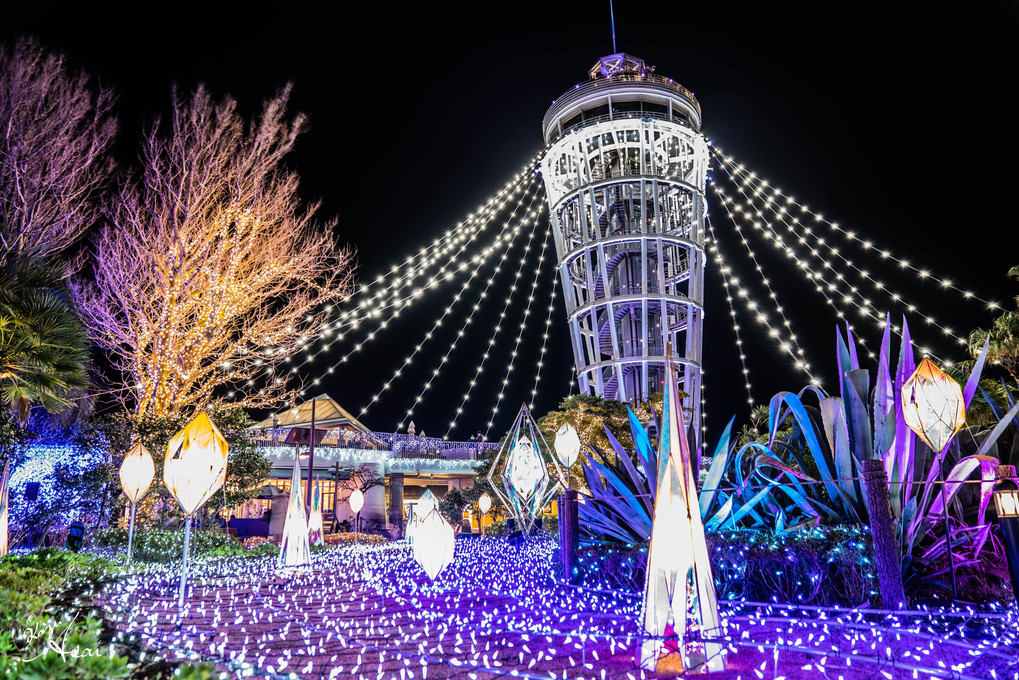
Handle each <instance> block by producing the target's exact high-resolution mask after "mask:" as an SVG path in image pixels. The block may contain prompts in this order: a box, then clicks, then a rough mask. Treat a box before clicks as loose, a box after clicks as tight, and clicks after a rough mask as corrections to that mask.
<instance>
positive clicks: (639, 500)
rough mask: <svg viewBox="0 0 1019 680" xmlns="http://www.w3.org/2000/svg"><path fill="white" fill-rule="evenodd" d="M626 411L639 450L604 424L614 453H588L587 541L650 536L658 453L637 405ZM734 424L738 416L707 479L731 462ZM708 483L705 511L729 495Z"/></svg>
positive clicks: (637, 540) (582, 512)
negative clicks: (630, 448)
mask: <svg viewBox="0 0 1019 680" xmlns="http://www.w3.org/2000/svg"><path fill="white" fill-rule="evenodd" d="M627 412H628V417H629V425H630V434H631V436H632V437H633V442H634V450H633V451H632V452H630V451H627V450H626V449H625V447H624V446H623V445H622V444H620V443H619V440H618V439H617V438H616V437H615V436H613V434H612V433H611V432H610V431H609V429H608V428H605V433H606V436H607V438H608V442H609V444H610V446H611V447H612V453H613V454H614V455H612V456H609V455H605V454H606V453H607V452H599V451H597V450H594V449H593V448H592V449H591V453H592V454H593V455H588V456H587V457H586V460H584V462H583V466H584V478H585V480H586V482H587V488H588V489H589V490H590V496H589V497H588V498H587V499H586V500H585V502H584V503H582V504H581V505H580V511H579V514H580V520H581V522H580V528H581V532H582V533H583V535H584V536H585V537H586V538H587V539H588V540H610V541H616V542H621V543H626V544H635V543H646V542H647V541H649V540H650V539H651V524H652V520H653V518H654V507H655V492H656V490H657V489H656V488H655V485H654V483H650V482H649V481H648V480H654V479H655V478H656V471H657V470H658V452H657V451H656V450H655V449H654V448H653V447H652V445H651V437H650V434H649V433H648V430H647V428H646V427H644V425H642V424H641V422H640V420H639V419H638V418H637V416H636V414H634V412H633V410H632V409H630V408H629V407H627ZM732 424H733V420H730V421H729V424H728V425H726V427H725V430H724V431H723V432H722V436H721V437H720V438H719V440H718V445H717V446H716V447H715V453H714V455H713V456H712V458H711V465H710V466H709V468H708V474H707V478H706V479H708V480H712V479H719V478H721V473H722V471H723V470H724V469H725V468H726V467H727V465H728V460H729V457H730V455H731V453H732V447H731V444H730V442H731V439H732ZM708 485H710V486H711V487H712V493H711V494H710V495H709V496H710V497H708V498H706V497H705V496H704V495H701V514H702V516H703V515H705V514H706V513H707V512H708V509H711V508H714V506H715V505H717V499H718V498H723V499H727V498H728V496H727V495H725V494H724V493H723V494H721V496H719V495H718V494H717V491H718V485H717V484H715V483H710V482H706V486H708ZM724 502H725V501H724V500H723V503H724ZM729 507H731V503H730V504H729ZM716 526H717V523H716Z"/></svg>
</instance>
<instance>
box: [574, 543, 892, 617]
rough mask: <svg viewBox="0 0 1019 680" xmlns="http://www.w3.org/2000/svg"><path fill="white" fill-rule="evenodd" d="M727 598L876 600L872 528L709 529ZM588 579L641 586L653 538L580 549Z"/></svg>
mask: <svg viewBox="0 0 1019 680" xmlns="http://www.w3.org/2000/svg"><path fill="white" fill-rule="evenodd" d="M707 541H708V549H709V550H710V553H711V569H712V574H713V575H714V577H715V590H716V593H717V595H718V599H719V600H751V601H757V602H781V603H799V604H814V605H823V606H830V605H841V606H860V605H866V604H868V603H873V604H876V603H877V602H876V594H877V576H876V574H875V573H874V570H873V565H872V548H871V542H870V535H869V533H868V532H867V531H866V530H865V529H862V528H860V527H847V526H835V527H819V528H814V529H803V530H800V531H794V532H790V533H785V534H769V533H765V532H754V531H745V530H744V531H721V532H718V533H716V534H711V535H708V537H707ZM578 562H579V565H578V566H579V570H580V574H581V578H582V580H583V582H584V584H585V585H588V586H591V587H595V588H608V589H618V590H629V591H632V592H640V591H642V590H643V588H644V585H645V572H646V566H647V545H638V546H620V545H618V544H608V543H606V544H601V545H594V546H587V547H583V548H581V549H580V551H579V556H578Z"/></svg>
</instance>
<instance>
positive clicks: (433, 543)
mask: <svg viewBox="0 0 1019 680" xmlns="http://www.w3.org/2000/svg"><path fill="white" fill-rule="evenodd" d="M455 544H456V537H455V536H454V535H453V527H451V526H450V525H449V522H447V521H446V518H445V517H443V516H442V513H441V512H439V509H438V508H432V509H431V510H430V511H429V512H428V514H426V515H425V516H424V517H423V518H422V520H421V522H420V523H419V524H418V527H417V528H416V529H415V530H414V559H415V560H417V563H418V564H420V565H421V568H422V569H424V570H425V573H426V574H428V578H430V579H432V580H434V579H435V577H436V576H438V575H439V572H441V571H442V570H443V569H445V568H446V567H447V566H448V565H449V564H450V563H451V562H452V561H453V548H454V546H455Z"/></svg>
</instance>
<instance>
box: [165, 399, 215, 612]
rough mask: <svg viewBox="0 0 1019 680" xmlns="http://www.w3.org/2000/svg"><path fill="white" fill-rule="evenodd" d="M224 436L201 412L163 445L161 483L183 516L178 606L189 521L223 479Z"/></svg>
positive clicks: (185, 569) (184, 580)
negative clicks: (182, 555)
mask: <svg viewBox="0 0 1019 680" xmlns="http://www.w3.org/2000/svg"><path fill="white" fill-rule="evenodd" d="M228 450H229V446H228V445H227V442H226V438H224V437H223V435H222V434H221V433H220V431H219V428H217V427H216V426H215V425H214V424H213V422H212V421H211V420H209V416H208V414H206V413H205V412H204V411H203V412H202V413H199V414H198V415H197V416H195V418H194V420H192V421H191V422H190V423H188V424H187V426H186V427H185V428H184V429H183V430H181V431H180V432H178V433H177V434H175V435H174V436H173V438H172V439H170V442H169V443H168V444H167V445H166V461H165V462H164V463H163V483H164V484H166V487H167V488H168V489H169V490H170V493H172V494H173V497H174V498H175V499H177V502H178V503H179V504H180V508H181V510H183V511H184V516H185V517H186V518H187V519H186V520H185V522H184V563H183V565H182V566H181V571H180V592H179V594H178V596H177V609H178V610H180V609H182V608H183V607H184V586H185V585H186V583H187V575H188V561H189V554H188V550H189V548H190V544H191V520H192V518H193V517H194V514H195V511H197V510H198V508H200V507H202V505H203V504H204V503H205V502H206V501H207V500H209V499H210V498H212V496H213V494H215V493H216V492H217V491H218V490H219V488H220V487H221V486H223V482H224V481H226V463H227V451H228Z"/></svg>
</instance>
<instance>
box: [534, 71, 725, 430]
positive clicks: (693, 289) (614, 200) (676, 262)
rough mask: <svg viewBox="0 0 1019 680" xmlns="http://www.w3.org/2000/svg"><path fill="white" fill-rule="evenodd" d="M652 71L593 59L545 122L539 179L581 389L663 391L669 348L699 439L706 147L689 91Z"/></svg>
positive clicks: (620, 393) (624, 395) (618, 395)
mask: <svg viewBox="0 0 1019 680" xmlns="http://www.w3.org/2000/svg"><path fill="white" fill-rule="evenodd" d="M653 71H654V67H649V66H647V65H646V64H645V63H644V61H643V60H642V59H638V58H637V57H633V56H631V55H629V54H622V53H621V54H613V55H610V56H607V57H603V58H601V59H599V60H598V61H597V63H595V65H594V66H593V67H592V68H591V70H590V71H589V74H588V75H589V79H588V80H587V81H585V82H583V83H580V84H578V85H576V86H575V87H574V88H573V89H570V90H568V91H567V92H565V93H564V94H563V95H562V96H561V97H559V99H557V100H556V101H555V102H554V103H553V104H552V107H551V108H550V109H549V110H548V112H547V113H546V114H545V119H544V121H543V132H544V136H545V143H546V145H549V148H548V151H547V153H546V154H545V158H544V161H543V163H542V175H543V177H544V181H545V189H546V192H547V194H548V201H549V210H550V213H551V220H552V223H553V233H554V235H555V244H556V253H557V255H558V261H559V264H558V266H559V274H560V276H561V280H562V282H563V293H564V295H565V298H566V312H567V318H568V321H569V326H570V339H571V341H572V344H573V354H574V359H575V362H576V366H577V376H578V380H579V383H580V390H581V392H582V393H587V394H595V395H599V396H602V397H604V398H606V399H618V400H620V401H629V402H634V401H636V400H638V399H643V398H646V397H647V396H649V395H650V394H651V393H654V392H660V391H662V388H663V385H664V380H665V373H664V371H665V360H664V359H665V348H666V344H667V343H668V342H669V341H671V342H672V344H673V348H674V357H675V361H676V364H677V366H678V375H677V379H678V380H679V386H680V389H682V390H683V391H684V392H685V393H686V394H687V397H686V399H685V404H684V407H685V410H686V413H687V416H688V418H689V419H690V421H691V422H692V423H693V424H695V425H696V426H695V427H693V428H692V431H693V433H694V436H695V439H696V441H697V442H698V443H699V442H700V427H699V423H700V412H701V397H700V392H701V370H702V364H701V356H702V348H701V337H702V323H703V316H704V214H705V209H706V208H705V203H704V185H705V184H704V183H705V174H706V171H707V167H708V150H707V144H706V142H705V140H704V138H703V137H702V136H701V134H700V127H701V109H700V104H698V103H697V100H696V98H694V96H693V93H692V92H690V91H689V90H687V89H686V88H684V87H683V86H682V85H680V84H679V83H676V82H675V81H673V80H671V79H669V78H664V77H662V76H659V75H657V74H655V73H654V72H653Z"/></svg>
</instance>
